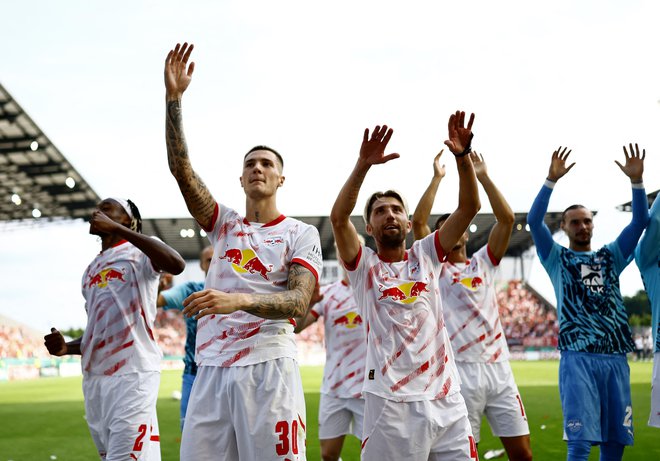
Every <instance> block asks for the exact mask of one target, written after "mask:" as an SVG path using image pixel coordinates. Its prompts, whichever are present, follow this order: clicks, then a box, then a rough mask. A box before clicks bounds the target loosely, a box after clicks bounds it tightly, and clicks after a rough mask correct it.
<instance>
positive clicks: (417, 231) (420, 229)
mask: <svg viewBox="0 0 660 461" xmlns="http://www.w3.org/2000/svg"><path fill="white" fill-rule="evenodd" d="M443 152H444V149H443V150H441V151H440V153H439V154H438V155H436V156H435V158H434V159H433V177H432V178H431V182H430V183H429V185H428V187H427V188H426V190H425V191H424V194H422V198H420V199H419V203H418V204H417V208H415V212H414V213H413V217H412V230H413V236H414V237H415V240H419V239H423V238H424V237H426V236H427V235H429V234H430V233H431V228H430V227H429V216H430V215H431V208H433V202H435V196H436V194H437V192H438V186H440V181H442V178H444V177H445V173H446V169H445V166H444V165H442V166H440V157H441V156H442V153H443Z"/></svg>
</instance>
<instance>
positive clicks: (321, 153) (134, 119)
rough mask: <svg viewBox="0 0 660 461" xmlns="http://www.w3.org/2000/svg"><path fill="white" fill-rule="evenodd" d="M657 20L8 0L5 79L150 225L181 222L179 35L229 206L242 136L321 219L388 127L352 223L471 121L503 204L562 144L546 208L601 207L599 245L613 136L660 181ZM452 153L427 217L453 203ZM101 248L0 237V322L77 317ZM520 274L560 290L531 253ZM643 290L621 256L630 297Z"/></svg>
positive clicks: (357, 7) (609, 204) (533, 188)
mask: <svg viewBox="0 0 660 461" xmlns="http://www.w3.org/2000/svg"><path fill="white" fill-rule="evenodd" d="M659 15H660V4H658V3H657V2H654V1H634V0H633V1H627V2H620V1H603V0H600V1H596V0H594V1H580V2H575V1H539V2H528V1H501V2H492V1H486V0H475V1H468V2H456V1H454V2H447V1H420V2H413V3H411V2H407V3H405V2H394V1H389V0H384V1H383V0H381V1H360V2H355V1H344V0H339V1H334V2H331V3H325V4H321V3H318V2H305V1H297V0H296V1H280V2H272V1H223V2H218V1H195V2H186V3H185V4H184V3H183V2H173V1H161V0H159V1H155V0H152V1H130V2H129V1H116V2H111V3H107V2H105V3H102V2H89V1H82V0H79V1H67V2H52V1H47V0H39V1H38V0H23V1H21V2H11V3H8V4H6V5H4V6H3V19H4V21H3V27H2V28H0V43H2V44H3V53H2V55H3V59H2V60H0V82H1V83H2V84H3V85H4V86H5V88H6V89H7V90H8V91H9V92H10V93H11V94H12V96H13V97H14V98H15V99H16V101H17V102H18V103H19V104H20V105H21V106H22V107H23V109H24V110H25V111H26V112H27V113H28V114H29V115H30V117H31V118H32V119H33V120H34V121H35V122H36V123H37V125H38V126H39V127H40V128H41V129H42V130H43V131H44V132H45V134H46V135H47V136H48V137H49V138H50V140H51V141H52V142H53V143H54V144H55V145H56V146H57V147H58V149H59V150H60V151H61V152H62V153H63V154H64V155H65V157H66V158H67V159H68V160H69V161H70V162H71V164H72V165H73V166H74V167H75V168H76V169H77V171H78V172H79V173H80V174H81V175H82V176H83V177H84V178H85V180H86V181H87V182H88V183H89V184H90V185H91V186H92V188H94V190H95V191H96V192H97V193H98V194H99V195H100V196H101V197H107V196H124V197H128V198H131V199H132V200H134V201H135V202H136V203H137V204H138V206H139V208H140V210H141V212H142V215H143V216H144V217H146V218H162V217H184V216H188V212H187V210H186V207H185V204H184V201H183V198H182V197H181V194H180V192H179V190H178V188H177V185H176V182H175V181H174V179H173V178H172V176H171V174H170V173H169V170H168V167H167V159H166V150H165V142H164V84H163V64H164V60H165V57H166V55H167V52H168V51H169V50H170V49H171V48H173V47H174V45H175V44H176V43H177V42H183V41H188V42H192V43H194V44H195V50H194V51H193V55H192V58H191V59H192V60H193V61H195V63H196V68H195V73H194V75H193V81H192V83H191V85H190V87H189V89H188V91H186V93H185V94H184V98H183V117H184V127H185V132H186V137H187V141H188V147H189V151H190V158H191V161H192V164H193V167H194V168H195V170H196V171H197V172H198V174H199V175H200V176H201V177H202V178H203V180H204V181H205V182H206V184H207V185H208V187H209V188H210V190H211V192H212V193H213V195H214V197H215V198H216V199H217V200H219V201H221V202H223V203H225V204H227V205H229V206H231V207H234V208H236V209H237V210H238V211H239V212H241V213H242V212H244V200H245V199H244V195H243V191H242V189H241V188H240V186H239V181H238V178H239V176H240V173H241V162H242V158H243V155H244V153H245V152H247V150H249V149H250V148H251V147H252V146H254V145H258V144H267V145H269V146H272V147H274V148H276V149H277V150H278V151H280V152H281V153H282V154H283V156H284V159H285V170H284V174H285V176H286V181H285V186H284V187H283V188H282V189H280V192H279V193H278V207H279V209H280V211H281V212H283V213H284V214H286V215H291V216H315V215H327V214H329V212H330V209H331V207H332V204H333V202H334V199H335V197H336V195H337V192H338V191H339V189H340V188H341V186H342V184H343V183H344V181H345V179H346V177H347V175H348V174H349V172H350V171H351V169H352V167H353V165H354V162H355V159H356V156H357V153H358V150H359V147H360V142H361V139H362V133H363V130H364V128H367V127H370V128H373V127H374V126H375V125H379V124H387V125H389V126H391V127H393V128H394V136H393V137H392V140H391V142H390V145H389V146H388V147H389V148H388V151H389V152H397V153H399V154H400V155H401V158H399V159H397V160H393V161H391V162H389V163H387V164H385V165H380V166H376V167H374V168H373V169H372V170H371V171H370V173H369V175H368V177H367V179H366V180H365V182H364V185H363V188H362V193H361V195H360V198H359V200H358V207H357V208H358V210H356V214H358V213H359V209H361V207H362V203H363V202H364V200H365V198H366V196H367V195H368V194H369V193H371V192H372V191H374V190H378V189H385V188H392V187H394V188H396V189H399V190H401V191H402V192H403V194H404V195H405V196H406V197H407V198H408V200H409V201H410V203H411V205H412V206H414V204H415V203H416V202H417V200H418V199H419V197H420V196H421V194H422V193H423V191H424V189H425V187H426V185H427V184H428V181H429V180H430V178H431V175H432V171H433V170H432V162H433V157H434V155H435V154H436V153H437V152H438V151H439V150H440V149H441V148H442V147H443V141H444V140H445V139H446V136H447V119H448V116H449V115H450V114H451V113H452V112H453V111H455V110H457V109H461V110H465V111H468V112H474V113H475V114H476V120H475V124H474V127H473V129H474V132H475V138H474V141H473V147H474V148H475V150H477V151H478V152H481V153H483V155H484V157H485V159H486V162H487V164H488V168H489V173H490V176H491V177H492V178H493V180H494V182H495V183H496V184H497V185H498V186H499V188H500V189H501V191H502V193H503V194H504V196H505V197H506V198H507V199H508V201H509V202H510V204H511V206H512V208H513V209H514V211H516V212H525V211H527V210H528V209H529V207H530V205H531V202H532V200H533V198H534V196H535V195H536V193H537V192H538V190H539V189H540V187H541V185H542V183H543V179H544V178H545V176H546V174H547V169H548V165H549V161H550V156H551V154H552V152H553V150H554V149H555V148H557V147H558V146H560V145H561V146H569V147H570V148H572V149H573V153H572V154H571V159H572V160H574V161H575V162H576V166H575V168H573V170H571V172H570V173H569V174H568V175H567V176H566V177H565V178H564V179H562V180H561V181H560V183H559V184H558V185H557V187H556V189H555V192H554V193H553V197H552V199H551V202H550V210H563V209H564V208H566V206H568V205H570V204H573V203H576V202H579V203H583V204H584V205H586V206H588V207H589V208H591V209H593V210H598V212H599V213H598V215H597V217H596V219H595V225H596V229H595V233H594V245H595V246H600V245H602V244H605V243H608V242H609V241H612V240H613V239H614V238H616V236H617V235H618V232H619V231H620V230H621V229H622V228H623V226H625V224H626V223H627V222H628V220H629V219H630V216H629V215H628V214H625V213H620V212H618V211H616V210H615V207H616V206H617V205H619V204H621V203H623V202H626V201H628V200H630V197H631V192H630V186H629V181H628V180H627V178H626V177H625V176H624V175H623V173H621V171H620V170H619V169H618V167H617V166H616V165H615V163H614V160H615V159H619V160H620V161H623V153H622V149H621V146H622V145H624V144H627V143H629V142H638V143H639V144H640V146H642V147H644V148H646V150H647V153H648V157H647V160H646V175H645V185H646V189H647V191H648V192H650V191H654V190H657V189H659V188H660V175H659V174H658V172H659V171H660V168H659V166H660V137H659V136H658V130H657V127H658V126H660V125H659V122H660V103H659V100H660V61H658V59H657V57H656V55H657V52H656V48H655V47H654V45H657V44H658V43H660V29H659V28H658V27H657V24H656V20H657V18H658V17H659ZM450 157H451V156H450V155H449V154H448V153H446V154H445V156H444V158H445V161H446V164H447V170H448V173H447V177H446V178H445V180H444V181H443V182H442V185H441V188H440V192H439V195H438V200H437V201H436V204H435V206H434V208H433V212H434V213H439V212H445V211H451V210H452V209H453V208H454V207H455V206H456V201H457V185H458V183H457V174H456V170H455V166H454V164H453V160H452V159H451V158H450ZM0 199H3V200H9V199H10V198H9V197H4V198H0ZM482 202H483V207H482V210H483V211H490V207H489V205H488V203H487V200H485V196H484V200H483V201H482ZM557 238H558V240H559V241H560V242H561V243H564V244H565V243H566V241H565V237H563V236H558V237H557ZM99 249H100V243H99V242H98V241H97V240H96V238H95V237H93V236H90V235H88V234H87V225H86V224H85V223H82V222H77V223H72V224H57V225H37V226H35V227H33V228H21V229H18V230H4V231H2V232H0V279H1V280H2V284H1V285H0V287H1V288H0V314H3V315H7V316H9V317H11V318H14V319H16V320H19V321H22V322H24V323H27V324H29V325H31V326H34V327H35V328H39V329H42V330H47V329H48V328H49V327H50V326H52V325H55V326H61V327H62V328H66V327H69V326H73V327H78V326H84V324H85V321H86V320H85V319H86V316H85V312H84V308H83V301H82V297H81V295H80V278H81V276H82V272H83V271H84V269H85V267H86V266H87V264H88V263H89V262H90V261H91V260H92V259H93V257H94V256H95V255H96V254H97V252H98V251H99ZM525 264H526V266H527V267H528V268H529V270H530V272H529V281H530V283H532V285H533V286H535V287H537V289H539V291H541V292H542V293H543V294H544V295H546V296H547V297H549V298H550V299H551V300H554V296H553V295H552V291H551V286H550V283H549V280H548V277H547V275H546V274H545V273H544V271H543V269H542V268H541V266H540V264H539V263H538V261H535V260H534V259H532V258H531V257H530V259H529V260H527V261H526V262H525ZM193 266H194V264H193ZM632 266H634V265H632ZM191 274H193V275H186V277H195V276H198V274H197V273H195V272H194V271H192V272H191ZM640 288H641V282H640V280H639V274H638V273H637V271H636V268H634V267H629V268H628V269H627V270H626V272H625V273H624V275H623V276H622V290H623V292H624V294H629V295H630V294H634V293H635V292H636V291H637V290H638V289H640Z"/></svg>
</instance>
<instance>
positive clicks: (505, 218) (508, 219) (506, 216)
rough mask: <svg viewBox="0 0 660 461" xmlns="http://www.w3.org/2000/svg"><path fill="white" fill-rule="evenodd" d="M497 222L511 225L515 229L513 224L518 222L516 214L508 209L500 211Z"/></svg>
mask: <svg viewBox="0 0 660 461" xmlns="http://www.w3.org/2000/svg"><path fill="white" fill-rule="evenodd" d="M496 218H497V222H498V223H500V224H502V225H504V226H507V227H510V228H511V229H513V225H514V223H515V222H516V215H515V213H514V212H513V211H511V210H507V211H506V212H503V213H500V214H499V215H497V216H496Z"/></svg>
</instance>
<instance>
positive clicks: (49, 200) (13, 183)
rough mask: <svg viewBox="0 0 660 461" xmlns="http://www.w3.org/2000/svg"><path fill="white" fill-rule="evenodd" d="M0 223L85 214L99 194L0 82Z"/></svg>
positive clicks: (87, 213)
mask: <svg viewBox="0 0 660 461" xmlns="http://www.w3.org/2000/svg"><path fill="white" fill-rule="evenodd" d="M0 197H1V199H0V222H3V223H4V224H5V226H6V225H7V224H8V222H9V223H11V224H12V225H20V224H34V223H35V218H38V219H39V220H41V221H52V220H58V219H67V218H69V219H71V218H73V219H75V218H86V217H87V216H89V215H90V214H91V211H92V210H93V209H94V207H95V206H96V204H97V203H98V202H99V197H98V195H96V192H94V191H93V190H92V188H91V187H90V186H89V185H88V184H87V183H86V182H85V180H84V179H83V178H82V176H81V175H80V174H79V173H78V172H77V171H76V169H75V168H73V166H71V164H70V163H69V162H68V161H67V160H66V158H65V157H64V155H62V153H61V152H60V151H59V150H58V149H57V147H55V145H54V144H53V143H52V142H51V141H50V139H48V137H47V136H46V135H45V134H44V133H43V132H42V131H41V129H40V128H39V127H38V126H37V124H36V123H34V121H32V119H31V118H30V117H29V116H28V115H27V114H26V113H25V111H24V110H23V108H22V107H21V106H20V105H19V104H18V103H17V102H16V101H15V100H14V99H13V98H12V96H11V95H10V94H9V92H8V91H7V90H6V89H5V88H4V87H3V86H2V85H0Z"/></svg>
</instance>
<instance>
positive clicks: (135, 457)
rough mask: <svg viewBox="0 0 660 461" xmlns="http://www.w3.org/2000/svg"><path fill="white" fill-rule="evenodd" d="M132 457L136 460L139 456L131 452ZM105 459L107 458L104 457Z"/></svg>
mask: <svg viewBox="0 0 660 461" xmlns="http://www.w3.org/2000/svg"><path fill="white" fill-rule="evenodd" d="M131 458H133V459H135V460H137V459H138V458H137V456H135V455H134V454H133V453H131ZM103 459H105V458H103Z"/></svg>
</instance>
